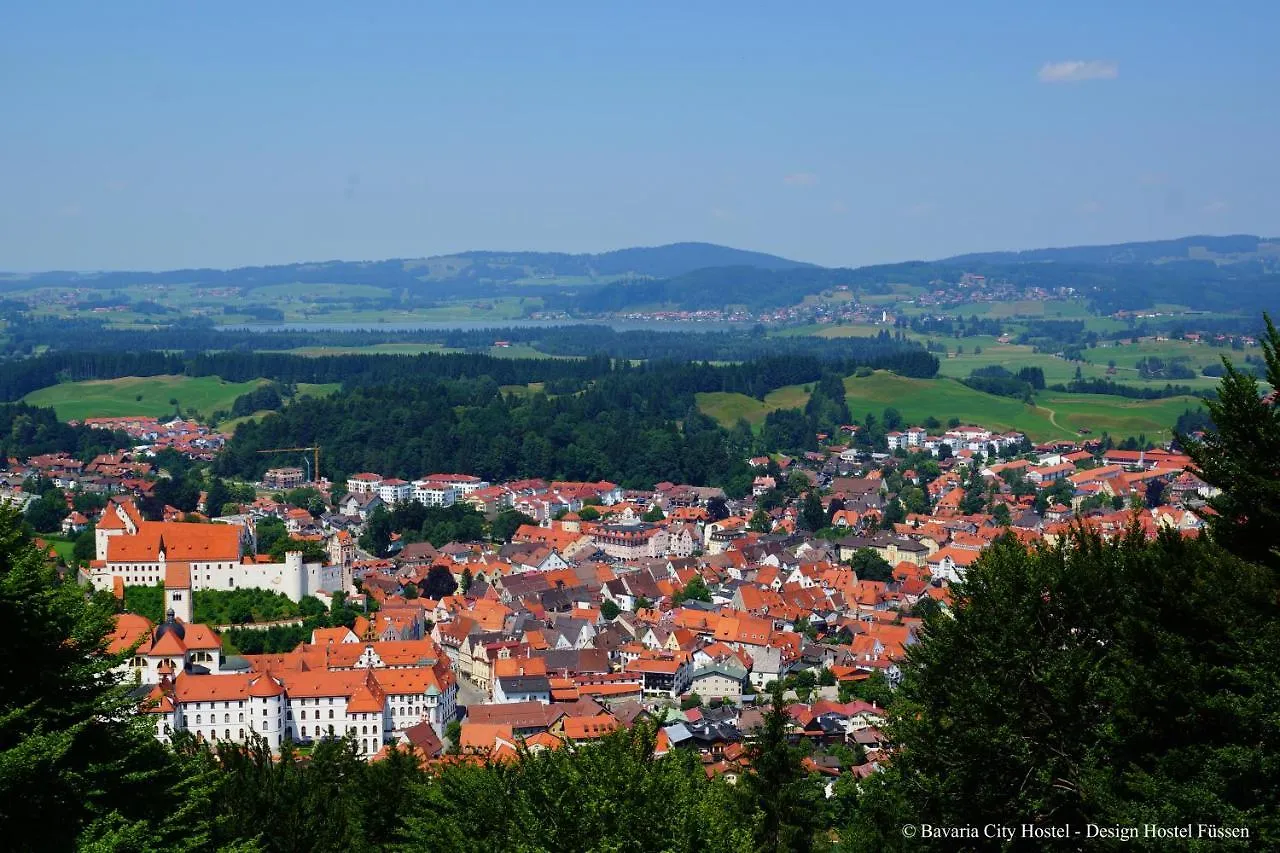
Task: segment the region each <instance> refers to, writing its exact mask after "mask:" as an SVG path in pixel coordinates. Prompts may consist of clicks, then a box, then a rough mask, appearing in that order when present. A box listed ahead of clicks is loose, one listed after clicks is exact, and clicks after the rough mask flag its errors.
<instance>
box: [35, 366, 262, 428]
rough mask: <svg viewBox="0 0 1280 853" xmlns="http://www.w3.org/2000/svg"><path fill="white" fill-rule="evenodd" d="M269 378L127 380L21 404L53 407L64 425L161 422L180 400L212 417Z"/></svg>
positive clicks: (48, 392)
mask: <svg viewBox="0 0 1280 853" xmlns="http://www.w3.org/2000/svg"><path fill="white" fill-rule="evenodd" d="M265 381H266V380H265V379H255V380H252V381H250V382H227V381H226V380H224V379H220V378H219V377H217V376H195V377H193V376H124V377H121V378H119V379H95V380H90V381H85V382H63V383H61V384H58V385H52V386H50V387H48V388H41V389H39V390H37V391H32V392H31V393H30V394H28V395H27V396H25V397H23V400H24V401H25V402H27V403H30V404H31V405H33V406H52V407H53V409H54V410H55V411H56V412H57V413H58V417H59V418H61V419H63V420H83V419H84V418H91V417H100V418H109V417H124V416H127V415H150V416H153V417H159V416H160V415H164V414H166V413H168V412H172V411H173V405H172V404H171V403H170V402H169V401H170V400H173V399H176V400H177V401H178V406H179V407H181V409H182V410H183V412H185V411H186V410H187V409H188V408H191V409H195V410H196V412H198V413H199V414H200V415H209V414H210V413H212V412H213V411H214V410H216V409H230V408H231V404H232V403H234V402H235V399H236V397H239V396H240V395H241V394H247V393H249V392H250V391H252V390H253V389H254V388H257V387H258V386H259V385H261V384H263V383H264V382H265Z"/></svg>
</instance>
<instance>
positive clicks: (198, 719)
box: [196, 714, 200, 726]
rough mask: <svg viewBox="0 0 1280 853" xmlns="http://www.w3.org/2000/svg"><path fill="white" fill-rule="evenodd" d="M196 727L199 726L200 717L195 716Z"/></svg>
mask: <svg viewBox="0 0 1280 853" xmlns="http://www.w3.org/2000/svg"><path fill="white" fill-rule="evenodd" d="M196 725H197V726H198V725H200V715H199V714H196Z"/></svg>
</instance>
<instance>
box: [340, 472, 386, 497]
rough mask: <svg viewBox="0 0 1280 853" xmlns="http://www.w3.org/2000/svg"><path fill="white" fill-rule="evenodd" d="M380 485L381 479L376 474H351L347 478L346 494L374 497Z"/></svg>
mask: <svg viewBox="0 0 1280 853" xmlns="http://www.w3.org/2000/svg"><path fill="white" fill-rule="evenodd" d="M381 485H382V477H381V476H380V475H378V474H370V473H368V472H366V473H363V474H353V475H351V476H350V477H348V478H347V493H348V494H352V495H376V494H377V493H378V487H379V486H381Z"/></svg>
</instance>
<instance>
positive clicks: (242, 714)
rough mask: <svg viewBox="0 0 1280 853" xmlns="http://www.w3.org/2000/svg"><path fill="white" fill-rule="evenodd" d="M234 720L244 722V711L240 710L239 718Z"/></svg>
mask: <svg viewBox="0 0 1280 853" xmlns="http://www.w3.org/2000/svg"><path fill="white" fill-rule="evenodd" d="M236 722H237V723H243V722H244V711H241V712H240V719H238V720H236Z"/></svg>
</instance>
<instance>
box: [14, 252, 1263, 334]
mask: <svg viewBox="0 0 1280 853" xmlns="http://www.w3.org/2000/svg"><path fill="white" fill-rule="evenodd" d="M964 273H980V274H983V275H986V276H987V277H988V278H992V279H995V280H1000V281H1005V282H1009V283H1012V284H1016V285H1021V286H1023V287H1043V288H1048V289H1053V288H1057V287H1071V288H1074V289H1075V291H1076V292H1077V293H1079V294H1081V295H1082V296H1084V297H1085V298H1087V299H1088V300H1089V301H1090V303H1091V305H1092V306H1093V308H1094V309H1095V310H1097V311H1099V312H1101V313H1112V312H1115V311H1119V310H1137V309H1144V308H1150V307H1151V306H1153V305H1156V304H1175V305H1185V306H1187V307H1190V308H1194V309H1199V310H1210V311H1224V312H1228V313H1234V312H1238V311H1246V312H1249V313H1254V312H1257V311H1259V310H1262V309H1270V310H1273V311H1275V310H1277V309H1280V238H1260V237H1257V236H1254V235H1249V234H1233V235H1226V236H1208V235H1195V236H1189V237H1180V238H1177V239H1173V240H1155V241H1148V242H1131V243H1117V244H1112V245H1105V246H1070V247H1064V248H1045V249H1029V250H1025V251H1013V252H975V253H970V254H965V255H957V256H954V257H951V258H946V259H943V260H939V261H908V262H904V263H897V264H884V265H877V266H864V267H858V268H835V267H821V266H816V265H814V264H809V263H805V262H803V261H795V260H790V259H788V258H782V257H779V256H777V255H770V254H766V253H762V252H752V251H747V250H742V249H734V248H730V247H727V246H719V245H715V244H711V243H672V244H669V245H665V246H653V247H637V248H629V249H618V250H615V251H611V252H601V253H598V254H568V253H558V252H524V251H512V252H500V251H470V252H460V253H457V254H452V255H437V256H433V257H429V258H417V259H403V258H400V259H391V260H384V261H326V262H319V263H298V264H284V265H279V266H261V267H242V268H239V269H231V270H212V269H203V270H202V269H194V270H169V271H165V272H103V273H65V272H49V273H37V274H34V275H25V276H22V275H10V276H3V275H0V292H4V291H12V290H22V289H28V288H31V287H33V286H42V285H43V286H51V285H71V286H77V287H90V288H101V289H111V288H124V287H128V286H130V285H150V284H173V285H181V284H198V285H201V286H203V287H226V288H233V287H234V288H238V289H239V290H240V291H241V294H242V295H243V296H244V297H245V298H246V302H252V301H253V299H254V296H253V292H252V291H253V290H254V288H258V287H263V286H267V285H288V284H299V283H300V284H304V285H305V284H326V285H335V284H336V285H367V286H371V287H376V288H379V289H382V290H384V291H386V295H385V296H382V297H369V296H364V295H362V296H360V297H359V300H360V301H361V302H362V304H364V305H365V306H366V307H370V308H374V309H377V308H399V309H404V308H412V307H431V306H434V305H438V304H440V303H442V302H447V301H449V300H476V299H487V298H494V297H524V296H536V297H538V298H540V299H541V300H542V304H543V306H544V307H545V308H546V309H549V310H556V311H564V312H566V313H568V314H570V315H584V314H586V315H591V314H598V313H613V312H632V311H637V310H649V309H656V308H662V309H671V308H674V309H681V310H721V309H726V308H731V307H738V306H741V307H745V308H747V309H748V310H751V311H765V310H773V309H777V308H783V307H786V306H789V305H794V304H797V303H799V302H800V301H802V300H803V299H805V298H806V297H807V296H809V295H812V294H816V293H820V292H822V291H825V290H831V289H833V288H837V287H846V288H849V289H850V290H855V291H861V292H863V293H872V294H883V293H887V292H889V288H890V286H891V285H895V284H906V285H914V286H920V287H930V286H935V285H937V283H939V282H955V281H958V280H959V279H960V278H961V276H962V275H963V274H964Z"/></svg>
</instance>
